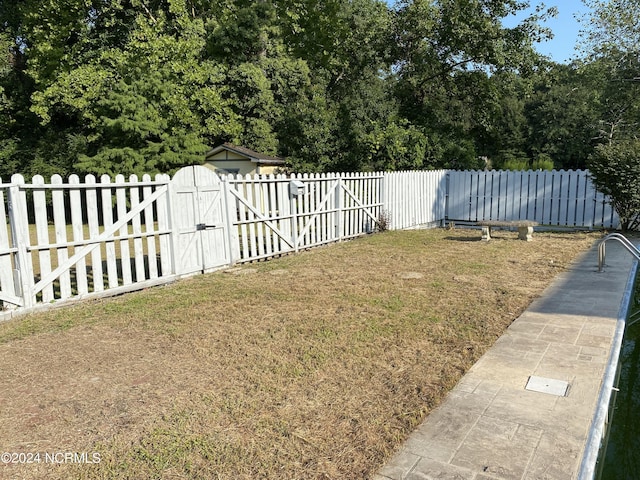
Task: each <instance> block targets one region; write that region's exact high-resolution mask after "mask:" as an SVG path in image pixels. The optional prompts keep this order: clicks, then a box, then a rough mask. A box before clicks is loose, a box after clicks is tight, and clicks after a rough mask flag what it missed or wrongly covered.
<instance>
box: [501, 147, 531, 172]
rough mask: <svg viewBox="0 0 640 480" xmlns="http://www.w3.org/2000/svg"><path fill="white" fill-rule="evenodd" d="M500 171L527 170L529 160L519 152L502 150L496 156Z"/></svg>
mask: <svg viewBox="0 0 640 480" xmlns="http://www.w3.org/2000/svg"><path fill="white" fill-rule="evenodd" d="M497 166H498V168H499V169H500V170H528V169H529V158H528V157H527V155H526V154H525V153H524V152H521V151H520V150H503V151H501V152H500V154H499V156H498V165H497Z"/></svg>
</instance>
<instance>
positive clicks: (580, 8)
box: [504, 0, 589, 63]
mask: <svg viewBox="0 0 640 480" xmlns="http://www.w3.org/2000/svg"><path fill="white" fill-rule="evenodd" d="M530 3H531V4H532V5H534V7H533V8H532V9H531V11H533V10H535V5H537V4H539V3H540V2H539V1H537V0H532V1H531V2H530ZM544 4H545V5H546V6H547V7H557V8H558V16H557V17H556V18H553V19H551V20H549V21H548V22H546V23H545V25H546V26H547V27H549V28H551V30H552V31H553V34H554V38H553V40H549V41H547V42H542V43H539V44H537V45H536V48H537V50H538V51H539V52H540V53H542V54H543V55H547V56H549V57H551V59H552V60H554V61H556V62H558V63H568V62H569V61H571V59H572V58H573V57H575V55H576V50H575V46H576V43H577V41H578V34H579V32H580V29H581V25H580V23H579V22H578V20H577V18H576V15H577V16H578V18H581V17H582V16H584V14H586V13H588V12H589V9H588V8H587V7H586V6H585V5H584V4H583V3H582V1H581V0H546V1H545V2H544ZM524 16H526V14H525V13H522V15H520V16H519V17H511V18H510V19H505V22H504V24H505V25H506V26H511V25H513V24H515V22H516V21H517V19H518V18H521V17H524Z"/></svg>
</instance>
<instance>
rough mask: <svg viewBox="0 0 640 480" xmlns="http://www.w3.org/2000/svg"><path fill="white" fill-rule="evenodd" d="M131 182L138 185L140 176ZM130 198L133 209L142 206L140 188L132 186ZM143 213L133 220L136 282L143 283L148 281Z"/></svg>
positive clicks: (134, 177)
mask: <svg viewBox="0 0 640 480" xmlns="http://www.w3.org/2000/svg"><path fill="white" fill-rule="evenodd" d="M129 182H130V183H132V184H136V183H138V176H137V175H135V174H134V175H131V176H130V177H129ZM129 198H130V201H131V209H132V210H133V209H135V208H136V207H137V206H138V205H140V188H139V187H138V186H131V187H130V189H129ZM141 213H142V212H139V213H137V214H136V215H134V216H133V218H132V219H131V224H132V226H133V256H134V264H135V272H136V282H141V281H143V280H145V279H146V275H145V271H144V247H143V243H142V221H141V219H140V215H141Z"/></svg>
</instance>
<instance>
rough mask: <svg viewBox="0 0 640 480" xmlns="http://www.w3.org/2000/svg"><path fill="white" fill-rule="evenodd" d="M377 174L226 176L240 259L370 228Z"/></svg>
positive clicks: (377, 202)
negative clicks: (233, 203)
mask: <svg viewBox="0 0 640 480" xmlns="http://www.w3.org/2000/svg"><path fill="white" fill-rule="evenodd" d="M383 180H384V175H383V174H380V173H355V174H354V173H349V174H316V175H306V174H305V175H290V176H287V175H278V176H274V175H269V176H251V175H246V176H240V175H239V176H236V177H233V176H228V177H226V178H225V179H224V181H225V182H226V183H227V184H228V188H229V193H230V198H232V199H234V200H235V209H231V211H230V212H231V214H232V215H233V217H232V218H233V220H232V224H233V225H235V226H236V228H237V232H238V236H239V258H240V260H257V259H260V258H267V257H272V256H274V255H279V254H283V253H287V252H291V251H298V250H299V249H301V248H309V247H314V246H317V245H322V244H326V243H330V242H335V241H338V240H343V239H347V238H352V237H355V236H358V235H362V234H365V233H370V232H372V231H374V230H375V228H376V222H377V221H378V219H379V217H380V214H381V211H382V195H381V193H382V186H383Z"/></svg>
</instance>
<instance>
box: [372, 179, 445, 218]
mask: <svg viewBox="0 0 640 480" xmlns="http://www.w3.org/2000/svg"><path fill="white" fill-rule="evenodd" d="M447 173H448V172H447V171H445V170H436V171H419V172H415V171H410V172H389V173H386V174H385V184H384V199H383V205H384V206H383V208H384V211H385V214H386V215H388V220H389V222H390V225H389V227H390V229H392V230H402V229H409V228H416V227H423V226H436V225H439V224H440V223H441V222H442V221H443V219H444V217H445V201H446V194H447V191H446V181H447Z"/></svg>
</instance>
